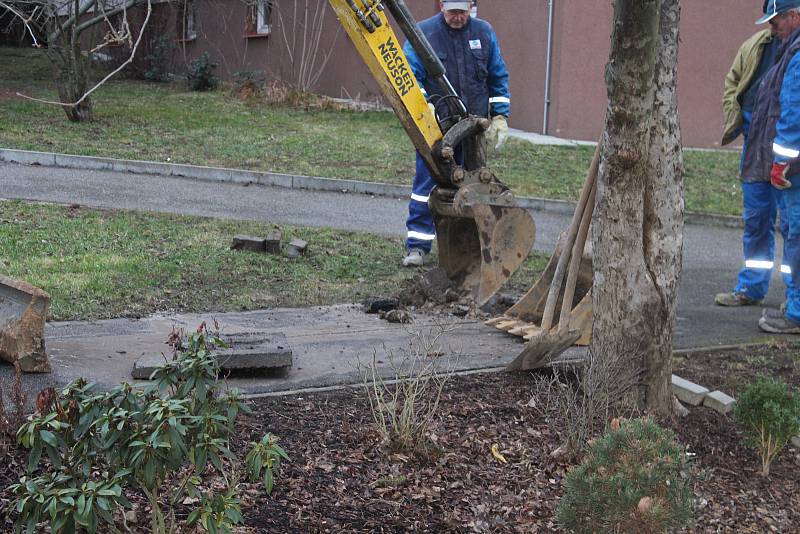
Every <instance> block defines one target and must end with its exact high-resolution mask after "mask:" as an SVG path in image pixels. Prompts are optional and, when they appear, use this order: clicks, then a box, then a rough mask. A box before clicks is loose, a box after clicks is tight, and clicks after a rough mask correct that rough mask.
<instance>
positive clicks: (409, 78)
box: [330, 0, 442, 168]
mask: <svg viewBox="0 0 800 534" xmlns="http://www.w3.org/2000/svg"><path fill="white" fill-rule="evenodd" d="M357 1H358V2H361V0H330V4H331V6H332V7H333V10H334V11H335V12H336V16H337V17H338V18H339V22H341V24H342V26H343V27H344V29H345V31H346V32H347V35H348V36H349V37H350V40H351V41H353V44H354V45H355V47H356V50H358V53H359V55H360V56H361V59H363V60H364V63H366V64H367V67H369V70H370V72H371V73H372V77H373V78H375V81H376V82H377V83H378V85H379V86H380V88H381V91H382V92H383V94H384V96H385V97H386V99H387V100H388V101H389V103H390V104H391V106H392V109H393V110H394V112H395V114H396V115H397V118H398V119H400V122H401V123H402V125H403V127H404V128H405V130H406V133H407V134H408V137H409V138H411V142H412V143H413V144H414V147H415V148H416V149H417V151H419V153H420V155H421V156H422V157H423V158H424V159H426V162H427V163H428V166H429V167H433V168H435V164H434V162H433V160H432V159H431V152H432V150H433V147H434V146H435V145H436V143H437V142H439V141H441V139H442V130H441V129H440V128H439V124H438V123H437V122H436V117H435V116H434V114H433V112H432V111H431V109H430V108H429V107H428V103H427V101H426V100H425V96H424V95H423V94H422V90H421V88H420V86H419V83H418V82H417V80H416V78H414V73H413V72H412V70H411V66H410V65H409V63H408V59H406V55H405V54H404V53H403V43H402V41H400V40H399V39H398V38H397V35H395V32H394V30H393V29H392V27H391V26H390V25H389V20H388V19H387V16H386V11H385V9H384V8H383V4H382V3H381V2H361V3H362V7H361V8H359V7H358V5H357V4H356V2H357ZM364 4H368V5H369V7H368V8H367V7H365V5H364ZM365 9H366V11H365ZM426 156H427V157H426Z"/></svg>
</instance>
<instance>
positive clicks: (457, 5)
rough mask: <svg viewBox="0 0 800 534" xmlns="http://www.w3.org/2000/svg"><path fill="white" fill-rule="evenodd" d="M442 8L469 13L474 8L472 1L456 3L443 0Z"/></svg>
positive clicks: (453, 0) (450, 0) (452, 0)
mask: <svg viewBox="0 0 800 534" xmlns="http://www.w3.org/2000/svg"><path fill="white" fill-rule="evenodd" d="M442 6H444V8H445V9H446V10H450V9H460V10H461V11H469V9H470V8H471V7H472V2H471V1H467V2H456V1H455V0H442Z"/></svg>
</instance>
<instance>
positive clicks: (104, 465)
mask: <svg viewBox="0 0 800 534" xmlns="http://www.w3.org/2000/svg"><path fill="white" fill-rule="evenodd" d="M170 341H171V343H172V344H173V346H174V347H175V357H174V359H173V360H171V361H169V362H167V363H166V364H164V365H163V366H161V367H159V368H158V369H157V370H156V371H155V372H154V373H153V375H152V376H151V379H152V380H153V381H154V384H153V385H152V386H150V387H148V388H146V389H139V388H136V387H133V386H131V385H130V384H121V385H119V386H118V387H116V388H114V389H113V390H111V391H109V392H103V393H96V392H94V388H93V386H92V384H88V383H86V381H84V380H82V379H81V380H77V381H75V382H73V383H72V384H70V385H69V386H67V388H66V389H64V390H63V391H62V392H61V393H58V392H56V391H55V390H54V389H52V388H50V389H47V390H44V391H43V392H42V394H40V395H39V398H37V406H38V408H39V412H40V414H38V415H36V416H31V417H30V418H29V420H28V422H27V424H25V425H24V426H22V427H21V428H20V430H19V432H18V434H17V437H18V440H19V442H20V444H21V445H23V446H24V447H27V448H29V449H30V450H31V452H30V456H29V459H28V468H27V474H26V476H24V477H22V478H21V479H20V482H19V483H18V484H14V485H13V486H11V487H9V492H10V494H12V495H13V500H12V502H11V503H10V504H9V511H11V512H12V513H16V515H17V519H16V523H15V529H16V531H21V530H23V529H24V530H26V531H27V532H29V533H32V532H36V531H37V530H36V529H37V524H38V523H40V522H42V521H48V522H49V523H50V527H51V530H52V531H53V532H65V533H66V532H75V531H76V530H80V529H83V530H86V531H88V532H90V533H94V532H98V531H99V532H119V530H118V529H117V527H116V526H115V519H114V512H115V511H118V510H120V509H121V508H125V507H130V503H129V502H128V500H127V499H126V498H125V495H124V493H123V489H124V488H133V489H138V490H140V491H141V492H142V493H144V494H145V495H146V496H147V499H148V501H149V504H150V508H151V513H150V516H151V529H152V532H154V533H162V532H174V531H175V527H176V523H175V513H174V506H175V504H176V503H177V502H180V501H181V499H183V498H185V497H189V498H190V499H191V500H193V501H194V502H197V503H199V504H198V507H197V509H196V510H194V511H193V512H191V513H190V515H189V518H188V521H189V522H190V523H194V522H199V523H201V524H202V526H203V528H205V529H206V530H207V531H209V532H230V531H231V530H232V527H233V525H235V524H236V523H238V522H240V521H241V511H240V509H239V500H238V498H237V496H236V487H237V484H238V482H239V479H240V478H241V475H242V471H243V469H240V468H239V467H238V466H239V462H238V460H237V459H236V457H235V456H234V454H233V453H232V452H231V451H230V446H229V440H230V437H231V435H232V434H233V429H234V428H233V425H234V422H235V420H236V417H237V416H238V414H239V413H240V412H241V411H243V410H245V409H246V407H245V406H244V405H243V404H242V403H241V402H240V400H239V398H238V396H237V394H236V393H235V392H230V393H228V394H226V395H223V394H222V393H221V386H220V383H219V382H218V379H217V377H218V375H219V366H218V364H217V360H216V357H215V355H214V350H215V349H216V348H218V347H221V346H224V344H223V343H222V341H221V340H220V339H219V337H217V336H216V335H215V334H210V333H209V332H208V331H207V329H206V327H205V323H203V325H201V327H200V328H199V329H198V331H197V332H195V333H193V334H192V335H190V336H189V337H188V338H182V337H180V336H178V335H173V337H172V338H171V340H170ZM274 441H275V438H274V437H272V436H271V435H269V439H268V440H267V442H268V443H269V444H274ZM262 449H264V448H263V447H262V448H261V449H259V452H258V454H261V455H264V454H267V452H264V451H263V450H262ZM280 453H281V457H282V458H284V459H285V458H286V454H285V453H284V452H283V450H282V449H281V450H280ZM43 455H44V456H46V457H47V458H48V459H49V465H46V466H44V468H43V469H41V470H40V459H41V457H42V456H43ZM248 456H249V455H248ZM261 468H262V469H264V470H268V471H269V475H266V474H262V475H261V476H262V477H264V478H266V477H267V476H269V479H270V482H271V481H272V480H273V473H272V470H274V469H277V463H276V462H274V461H272V462H262V466H261ZM208 475H216V476H217V477H219V478H220V479H222V481H223V483H224V484H225V490H224V491H218V492H214V491H213V490H212V489H209V487H210V484H208V483H206V482H204V480H203V477H206V476H208ZM203 488H205V489H203ZM164 506H166V513H165V511H164V510H163V509H162V507H164ZM101 524H102V528H101V527H99V525H101Z"/></svg>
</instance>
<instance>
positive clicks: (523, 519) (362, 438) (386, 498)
mask: <svg viewBox="0 0 800 534" xmlns="http://www.w3.org/2000/svg"><path fill="white" fill-rule="evenodd" d="M766 350H768V351H772V354H771V356H774V357H775V358H783V354H784V352H785V351H783V349H780V348H776V347H771V348H768V349H766ZM778 352H780V354H778ZM751 353H752V350H748V351H747V352H746V353H745V352H741V353H739V352H736V351H734V352H729V353H709V354H708V355H706V356H703V357H702V358H701V356H700V355H693V356H692V358H688V359H684V360H683V362H682V363H680V364H679V366H678V368H677V369H676V373H678V374H681V373H683V374H684V375H686V377H687V378H697V377H695V376H692V370H693V369H694V370H695V371H698V372H699V369H700V368H699V367H697V366H695V367H692V366H687V367H681V366H682V365H683V364H684V363H686V362H687V361H691V362H693V365H694V363H696V362H700V361H702V362H703V367H704V371H705V372H706V376H707V377H721V376H723V375H724V374H735V371H731V370H730V369H728V368H725V369H723V366H722V363H723V362H728V363H729V362H731V361H736V362H738V364H740V365H739V367H740V369H739V374H741V375H743V376H747V377H749V376H751V375H755V374H759V369H758V365H759V363H758V362H763V359H755V360H753V358H752V357H751V356H750V355H751ZM792 357H793V358H794V360H793V361H795V362H796V361H797V356H796V355H793V356H792ZM732 358H733V360H732ZM748 362H750V364H749V366H748ZM797 367H798V366H797V364H796V363H795V364H794V366H793V367H792V371H791V372H787V373H785V374H784V378H785V379H786V378H789V379H790V380H791V381H793V382H794V381H795V380H797V378H798V376H799V373H798V370H797ZM767 368H769V366H767ZM699 381H700V382H701V383H703V381H702V380H699ZM704 385H705V384H704ZM711 386H714V387H716V386H715V385H714V384H711ZM544 395H545V394H544V393H543V389H542V388H539V387H537V386H536V381H535V379H534V377H533V376H532V375H529V374H506V373H495V374H479V375H470V376H461V377H454V378H452V379H451V380H450V381H449V382H448V385H447V386H446V388H445V391H444V394H443V398H442V401H441V405H440V418H439V419H438V420H437V422H436V423H435V425H434V428H433V436H432V437H433V440H434V443H435V444H436V447H435V450H431V451H429V453H428V454H427V455H422V456H420V455H404V454H391V453H387V452H385V451H384V450H382V449H381V447H380V446H379V442H378V437H377V435H376V433H375V432H374V430H373V428H372V425H371V423H372V416H371V412H370V410H369V407H368V403H367V399H366V397H365V394H364V393H363V391H361V390H351V389H347V390H342V391H334V392H327V393H314V394H307V395H300V396H288V397H272V398H267V399H259V400H256V401H253V403H252V408H253V413H252V414H250V415H248V416H246V417H245V418H243V419H242V421H241V424H240V425H239V429H238V433H237V437H236V440H235V442H234V448H235V449H236V450H237V452H238V453H239V454H243V449H244V447H245V446H246V445H247V442H248V441H256V440H258V439H259V438H260V437H261V436H262V435H263V434H264V433H266V432H272V433H274V434H277V435H278V436H280V438H281V444H282V446H283V447H284V448H285V449H286V450H287V452H288V454H289V455H290V457H291V462H290V463H288V464H286V465H285V467H284V469H283V471H282V472H281V473H280V475H279V477H278V478H277V480H276V486H275V490H274V492H273V494H272V495H271V496H266V495H264V493H263V491H258V490H257V486H253V485H248V486H246V487H245V488H243V491H242V494H243V495H244V497H243V504H244V510H243V511H244V515H245V524H246V526H245V527H243V528H242V529H239V530H237V531H239V532H248V533H250V532H553V531H558V527H557V525H556V524H555V520H554V511H555V508H556V506H557V505H558V502H559V499H560V497H561V495H562V492H563V484H564V476H565V473H566V472H567V470H568V469H569V468H570V464H569V462H568V461H567V460H564V459H560V460H553V459H552V458H551V456H550V453H551V452H552V451H553V450H555V449H556V448H557V447H558V446H559V445H560V444H561V441H562V440H561V435H560V432H561V431H562V429H561V427H560V423H559V418H558V416H557V414H556V413H554V411H553V409H551V408H549V407H548V402H547V399H546V398H543V397H544ZM661 424H662V425H665V426H669V427H671V428H673V429H674V430H675V431H676V432H677V435H678V438H679V440H680V441H681V442H682V443H683V444H685V445H686V447H687V450H688V451H689V452H690V453H692V454H693V462H692V471H693V474H694V479H695V483H694V494H695V525H694V527H693V528H692V529H689V530H688V532H737V533H741V532H754V533H755V532H759V533H761V532H770V531H773V532H796V531H797V530H798V526H800V487H798V479H799V478H800V476H798V469H799V468H800V452H798V451H797V450H795V449H792V448H789V449H786V450H784V451H783V452H782V453H781V455H780V456H779V457H778V459H777V460H776V461H775V463H774V464H773V466H772V472H771V475H770V477H769V478H766V479H765V478H763V477H761V476H760V475H758V469H759V460H758V458H757V456H756V454H755V453H754V452H753V451H751V450H749V449H747V448H746V447H745V446H744V445H743V443H742V439H741V434H740V433H739V431H738V429H737V427H736V425H735V423H734V422H733V420H732V419H731V418H729V417H727V416H723V415H719V414H717V413H716V412H713V411H711V410H709V409H706V408H691V413H690V415H689V416H688V417H686V418H685V419H681V420H676V421H661ZM493 444H497V445H498V448H499V451H500V452H501V453H502V455H503V456H504V457H505V459H506V460H507V461H508V463H507V464H503V463H501V462H500V461H498V460H497V459H496V458H495V457H494V456H493V455H492V453H491V447H492V445H493ZM6 459H7V461H4V462H0V487H5V486H7V485H8V484H10V483H12V482H13V481H15V480H16V478H17V477H18V476H19V473H20V472H21V466H22V465H24V463H23V462H24V451H13V452H11V453H10V454H9V455H7V456H6ZM4 498H7V495H4V494H2V493H0V504H1V503H2V501H3V499H4ZM139 503H140V506H142V510H141V511H142V512H143V511H144V508H143V507H144V504H143V503H142V501H139ZM140 515H144V514H143V513H140ZM142 531H143V532H144V530H142Z"/></svg>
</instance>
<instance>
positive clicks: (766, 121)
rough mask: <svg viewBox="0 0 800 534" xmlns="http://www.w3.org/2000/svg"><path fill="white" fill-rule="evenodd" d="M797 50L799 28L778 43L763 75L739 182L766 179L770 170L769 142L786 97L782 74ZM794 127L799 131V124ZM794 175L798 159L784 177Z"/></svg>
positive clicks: (797, 171) (799, 164)
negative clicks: (777, 48) (783, 92)
mask: <svg viewBox="0 0 800 534" xmlns="http://www.w3.org/2000/svg"><path fill="white" fill-rule="evenodd" d="M798 51H800V29H798V30H796V31H795V32H794V33H793V34H792V35H791V36H790V37H789V39H787V40H786V42H785V43H784V44H783V45H782V48H781V50H780V51H779V52H778V59H777V60H776V62H775V66H773V67H772V68H771V69H770V70H769V72H767V74H765V75H764V78H763V79H762V81H761V87H760V88H759V90H758V98H757V99H756V107H755V109H753V120H752V122H751V123H750V133H749V135H748V140H747V146H746V147H745V153H744V159H743V161H742V181H744V182H762V181H763V182H768V181H769V173H770V169H771V168H772V162H773V161H774V160H775V153H774V151H773V142H774V141H775V136H776V127H777V124H778V121H779V120H780V119H781V100H782V99H783V100H786V97H787V96H790V95H782V94H781V92H782V89H783V81H784V76H785V75H786V73H787V70H788V67H789V64H790V63H791V62H792V59H794V56H795V55H796V54H797V52H798ZM792 75H793V76H797V75H800V73H794V72H793V73H792ZM786 111H787V113H789V112H792V110H786ZM795 127H796V128H797V129H798V130H800V124H797V125H795ZM798 174H800V162H796V163H793V164H792V165H790V167H789V171H788V172H787V175H788V176H795V175H798Z"/></svg>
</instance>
